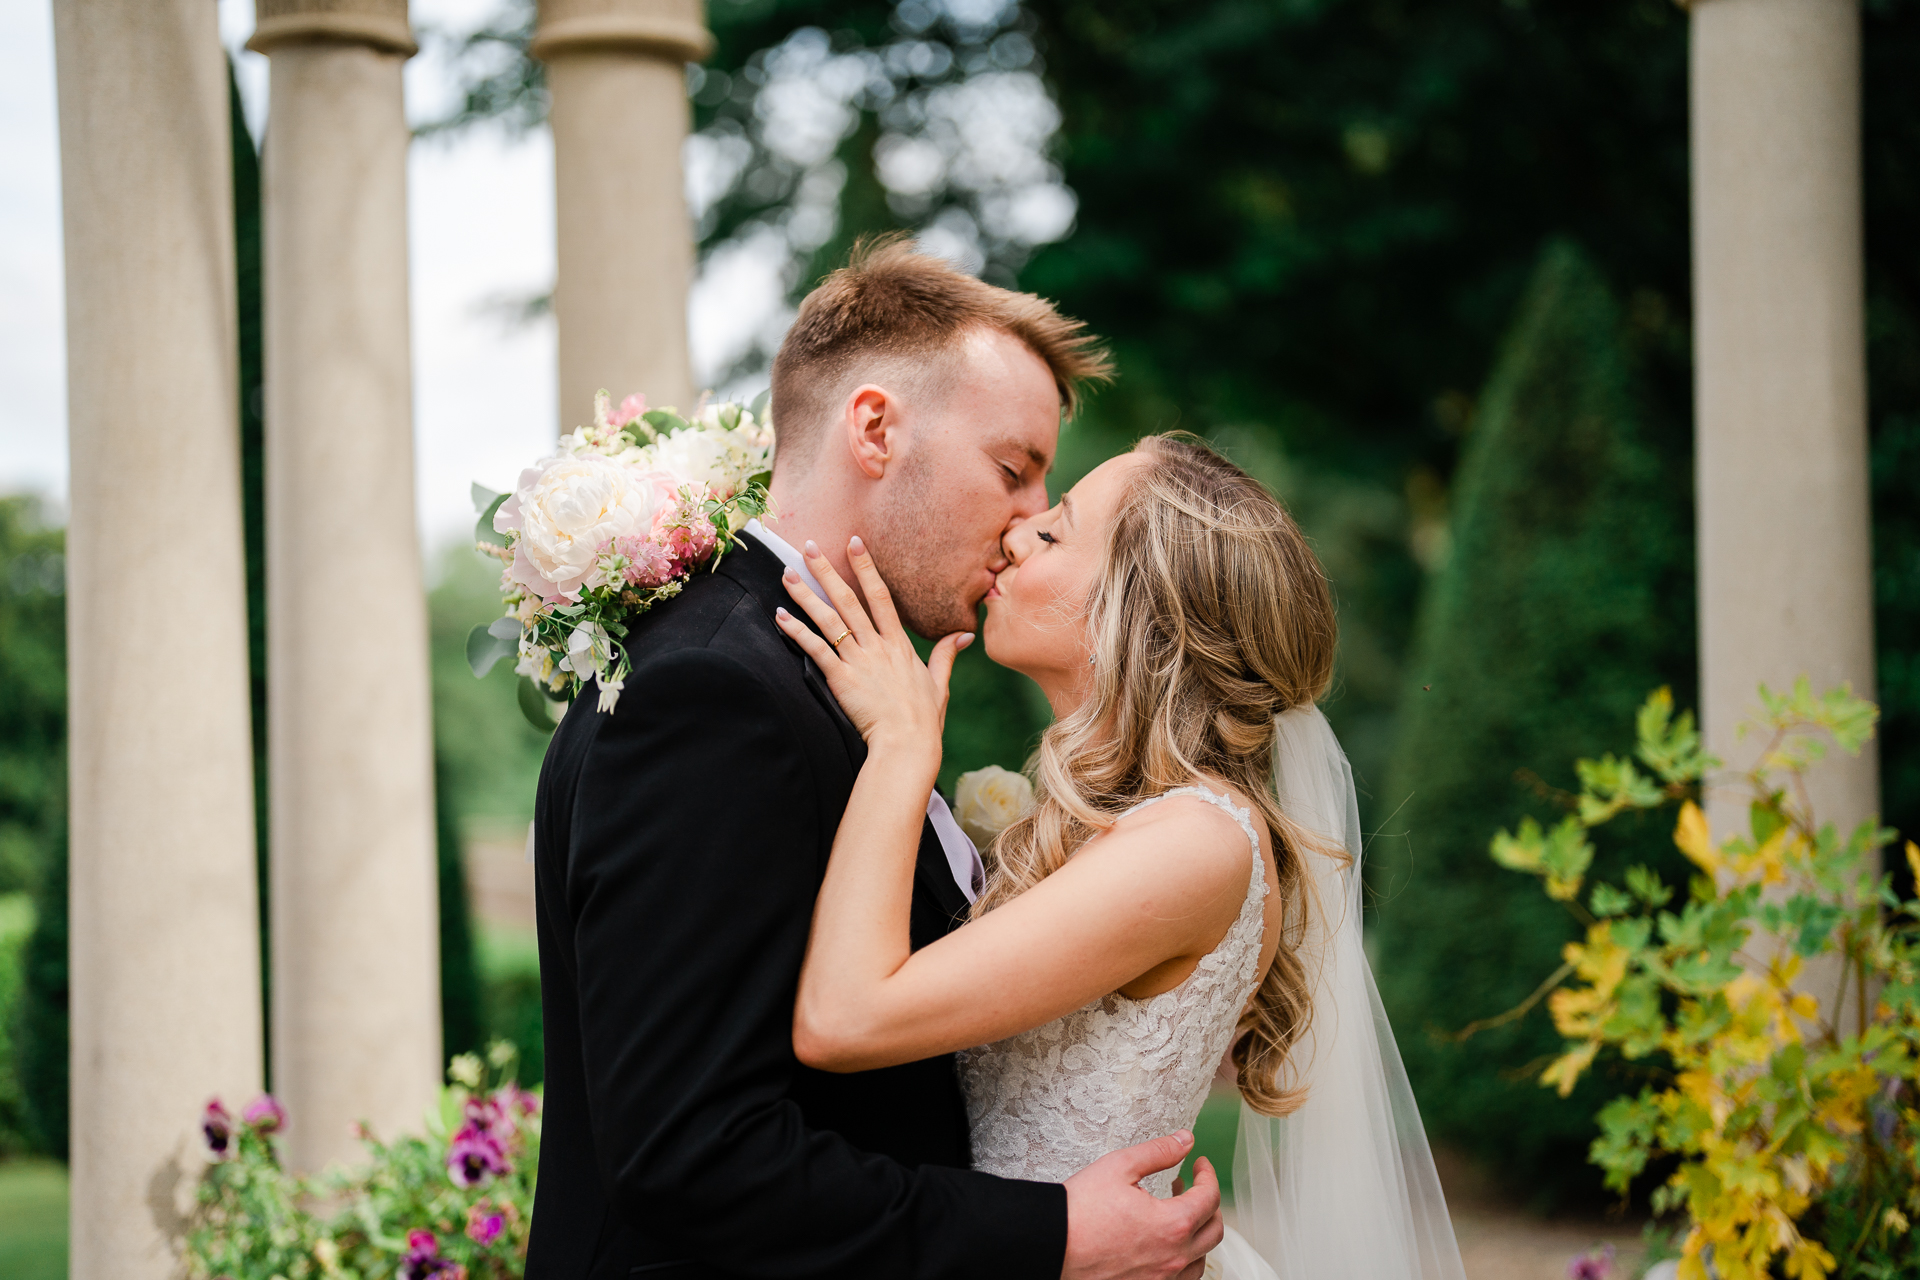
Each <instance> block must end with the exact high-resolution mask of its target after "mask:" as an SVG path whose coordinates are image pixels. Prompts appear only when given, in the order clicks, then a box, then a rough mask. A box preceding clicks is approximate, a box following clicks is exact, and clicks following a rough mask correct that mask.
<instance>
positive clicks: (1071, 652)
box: [981, 453, 1147, 716]
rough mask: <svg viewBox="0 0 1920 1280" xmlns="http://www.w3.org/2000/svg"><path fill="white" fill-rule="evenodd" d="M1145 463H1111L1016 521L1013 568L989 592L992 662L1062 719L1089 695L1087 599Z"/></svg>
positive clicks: (1010, 549) (1010, 555)
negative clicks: (1015, 675) (1027, 683)
mask: <svg viewBox="0 0 1920 1280" xmlns="http://www.w3.org/2000/svg"><path fill="white" fill-rule="evenodd" d="M1146 464H1147V459H1146V457H1145V455H1143V454H1138V453H1123V454H1121V455H1120V456H1119V457H1117V458H1109V459H1108V460H1107V461H1105V462H1103V463H1101V464H1100V465H1099V466H1098V467H1095V468H1094V469H1093V470H1092V471H1091V472H1089V473H1088V474H1087V476H1086V478H1085V479H1083V480H1081V481H1080V483H1079V484H1077V485H1075V486H1073V488H1072V489H1071V490H1069V491H1068V492H1067V493H1066V494H1065V495H1064V496H1063V497H1062V498H1061V499H1060V502H1059V505H1057V506H1055V507H1053V508H1052V509H1051V510H1048V511H1043V512H1041V513H1040V514H1039V515H1037V516H1031V517H1028V518H1025V519H1020V520H1015V521H1014V522H1013V525H1012V527H1011V528H1009V529H1008V530H1007V534H1006V538H1005V539H1004V542H1005V546H1006V552H1007V559H1008V561H1009V563H1008V565H1007V567H1006V568H1005V569H1002V570H1001V571H1000V573H999V575H998V576H996V577H995V578H994V582H993V586H992V587H991V588H990V589H989V590H988V591H987V598H986V605H987V620H986V625H985V626H984V627H982V628H981V638H982V639H983V640H984V641H985V642H986V646H987V656H988V657H990V658H992V659H993V660H994V661H995V662H997V663H999V664H1000V665H1001V666H1003V667H1010V668H1012V669H1013V670H1015V671H1018V672H1020V673H1021V674H1022V675H1025V676H1028V677H1030V678H1031V679H1032V680H1033V681H1034V682H1035V683H1036V684H1038V685H1039V686H1040V689H1041V691H1042V692H1044V693H1045V694H1046V695H1047V701H1048V702H1050V703H1052V704H1053V710H1054V714H1055V715H1057V716H1058V715H1065V714H1066V713H1067V712H1068V711H1069V710H1071V709H1072V708H1073V707H1074V706H1076V705H1078V703H1079V701H1080V699H1081V698H1082V697H1084V696H1085V691H1086V682H1087V677H1088V676H1089V675H1091V674H1092V669H1091V667H1090V666H1089V664H1088V662H1087V659H1088V656H1089V655H1090V654H1091V653H1092V652H1093V647H1092V639H1091V637H1090V636H1089V635H1088V634H1087V621H1086V602H1087V596H1088V594H1089V593H1090V592H1091V591H1092V590H1093V583H1094V575H1095V574H1097V573H1098V572H1099V570H1100V560H1101V556H1102V555H1103V554H1104V553H1105V551H1106V545H1107V529H1108V526H1109V525H1111V524H1112V522H1113V517H1114V514H1115V513H1116V512H1117V511H1118V510H1119V507H1120V500H1121V498H1122V497H1123V496H1125V493H1126V488H1127V483H1128V481H1129V480H1130V479H1131V478H1132V476H1133V473H1134V472H1135V471H1136V470H1138V469H1139V468H1140V467H1143V466H1145V465H1146Z"/></svg>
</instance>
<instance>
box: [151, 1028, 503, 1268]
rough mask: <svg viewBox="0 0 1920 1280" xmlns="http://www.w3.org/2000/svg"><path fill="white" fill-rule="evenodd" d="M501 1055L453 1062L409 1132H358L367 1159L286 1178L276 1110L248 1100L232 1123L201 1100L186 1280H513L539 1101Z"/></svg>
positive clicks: (497, 1047)
mask: <svg viewBox="0 0 1920 1280" xmlns="http://www.w3.org/2000/svg"><path fill="white" fill-rule="evenodd" d="M514 1066H515V1060H514V1051H513V1048H512V1046H510V1045H507V1044H504V1043H498V1042H497V1043H495V1044H494V1045H493V1046H492V1047H491V1048H490V1049H489V1050H488V1053H487V1057H486V1059H485V1061H484V1062H483V1061H482V1060H481V1059H480V1058H479V1057H476V1056H473V1055H462V1056H460V1057H457V1058H455V1059H454V1061H453V1064H452V1066H451V1067H450V1068H449V1069H448V1072H447V1075H448V1078H449V1081H450V1083H449V1085H448V1087H447V1088H446V1089H445V1090H443V1091H442V1093H441V1097H440V1104H439V1106H438V1108H437V1109H436V1110H435V1111H434V1112H433V1113H432V1114H431V1115H429V1116H428V1118H427V1131H426V1134H425V1135H424V1136H421V1137H412V1136H408V1137H401V1138H396V1139H394V1140H392V1141H388V1142H382V1141H380V1140H379V1139H377V1138H375V1137H374V1136H372V1135H370V1134H369V1135H366V1136H365V1142H366V1145H367V1153H368V1157H369V1159H368V1162H367V1163H366V1164H364V1165H358V1166H354V1167H351V1168H331V1169H328V1170H325V1171H323V1172H321V1173H319V1174H316V1175H314V1176H312V1177H299V1176H295V1175H293V1174H290V1173H288V1172H287V1171H286V1169H285V1168H284V1167H283V1166H282V1164H281V1161H280V1153H279V1143H278V1139H277V1137H276V1135H277V1134H278V1132H279V1131H280V1129H281V1128H282V1127H284V1125H285V1123H286V1115H285V1113H284V1112H283V1111H282V1110H281V1109H280V1107H279V1104H278V1103H276V1102H274V1101H273V1099H271V1098H261V1099H259V1100H258V1101H256V1102H255V1103H254V1104H253V1105H251V1106H249V1107H248V1108H247V1109H246V1112H245V1113H244V1115H242V1116H241V1117H240V1118H239V1119H238V1120H235V1119H234V1118H233V1117H232V1116H231V1115H230V1114H229V1113H228V1112H227V1110H226V1109H225V1108H224V1107H223V1106H221V1105H220V1103H218V1102H217V1101H216V1102H213V1103H210V1104H209V1105H208V1107H207V1111H206V1114H205V1115H204V1116H203V1117H202V1130H203V1132H204V1133H205V1135H206V1138H207V1145H208V1149H209V1151H210V1153H211V1155H212V1157H213V1159H212V1162H211V1163H210V1164H208V1166H207V1170H206V1173H205V1174H204V1175H203V1177H202V1178H201V1182H200V1187H199V1193H198V1203H197V1204H196V1206H195V1209H194V1213H193V1215H192V1217H191V1219H190V1220H189V1222H188V1224H187V1229H186V1233H185V1238H184V1241H183V1248H182V1254H183V1260H184V1263H185V1273H186V1276H187V1277H188V1280H215V1278H216V1277H218V1278H220V1280H318V1278H319V1277H327V1278H328V1280H396V1278H397V1280H517V1277H519V1276H520V1275H521V1273H522V1272H523V1271H524V1270H525V1266H526V1255H527V1238H528V1231H529V1229H530V1227H531V1225H532V1209H533V1188H534V1176H535V1171H536V1170H537V1168H538V1166H539V1157H540V1099H539V1095H538V1094H535V1093H530V1092H528V1091H526V1090H524V1089H521V1088H520V1087H519V1086H518V1085H516V1084H515V1083H514Z"/></svg>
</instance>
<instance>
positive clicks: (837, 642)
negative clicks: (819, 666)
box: [827, 627, 853, 653]
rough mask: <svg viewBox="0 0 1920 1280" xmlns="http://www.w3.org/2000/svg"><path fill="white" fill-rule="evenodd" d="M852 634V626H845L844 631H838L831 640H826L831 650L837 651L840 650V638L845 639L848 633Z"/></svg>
mask: <svg viewBox="0 0 1920 1280" xmlns="http://www.w3.org/2000/svg"><path fill="white" fill-rule="evenodd" d="M852 634H853V628H852V627H848V628H847V629H846V630H845V631H842V632H841V633H840V634H839V635H837V636H835V637H834V638H833V639H831V640H829V641H827V643H828V644H830V645H832V646H833V651H834V652H835V653H838V652H840V642H841V641H842V640H845V639H846V638H847V637H848V636H850V635H852Z"/></svg>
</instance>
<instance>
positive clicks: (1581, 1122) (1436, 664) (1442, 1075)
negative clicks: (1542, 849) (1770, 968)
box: [1369, 241, 1694, 1208]
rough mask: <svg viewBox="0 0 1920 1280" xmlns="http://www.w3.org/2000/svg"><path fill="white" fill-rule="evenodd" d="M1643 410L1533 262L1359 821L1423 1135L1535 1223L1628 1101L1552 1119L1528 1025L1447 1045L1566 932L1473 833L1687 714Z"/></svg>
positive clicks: (1622, 843)
mask: <svg viewBox="0 0 1920 1280" xmlns="http://www.w3.org/2000/svg"><path fill="white" fill-rule="evenodd" d="M1645 406H1646V401H1645V398H1644V397H1643V396H1642V395H1641V394H1640V392H1639V389H1638V388H1637V386H1636V373H1635V360H1634V357H1633V353H1632V350H1631V341H1630V338H1629V333H1628V330H1627V327H1626V324H1625V322H1624V320H1623V318H1622V315H1621V312H1620V309H1619V307H1618V306H1617V305H1616V304H1615V301H1614V299H1613V297H1612V295H1611V293H1610V291H1609V290H1608V287H1607V285H1606V283H1605V282H1604V281H1603V280H1602V279H1601V277H1600V275H1599V274H1598V272H1597V271H1596V269H1595V268H1594V266H1593V265H1592V264H1591V262H1590V261H1589V260H1588V259H1587V258H1586V256H1585V255H1584V254H1583V253H1582V252H1581V251H1580V250H1579V249H1577V248H1576V247H1574V246H1573V245H1572V244H1570V243H1567V242H1564V241H1563V242H1555V243H1552V244H1550V245H1548V247H1547V248H1546V249H1545V251H1544V252H1543V254H1542V256H1541V258H1540V261H1539V264H1538V266H1537V268H1536V270H1535V272H1534V275H1533V278H1532V281H1531V284H1530V286H1529V288H1528V290H1527V292H1526V295H1525V297H1524V300H1523V302H1522V304H1521V306H1520V308H1519V313H1518V315H1517V317H1516V319H1515V321H1514V325H1513V328H1512V330H1511V332H1510V334H1509V337H1508V339H1507V341H1506V344H1505V348H1504V350H1503V352H1502V355H1501V357H1500V360H1499V361H1498V363H1497V364H1496V366H1495V369H1494V372H1493V375H1492V377H1491V379H1490V380H1489V382H1488V385H1487V387H1486V390H1485V392H1484V393H1483V395H1482V397H1481V400H1480V402H1479V408H1478V413H1477V421H1476V422H1475V424H1474V426H1473V428H1472V433H1471V435H1470V437H1469V439H1468V441H1467V444H1466V447H1465V450H1464V453H1463V456H1462V459H1461V465H1460V470H1459V472H1458V475H1457V477H1456V480H1455V487H1454V504H1455V505H1454V508H1453V515H1452V519H1451V525H1450V529H1451V535H1452V540H1453V545H1452V550H1451V553H1450V558H1449V560H1448V562H1447V564H1446V566H1445V568H1443V569H1442V570H1441V572H1440V573H1439V574H1438V575H1437V577H1436V578H1435V579H1434V580H1433V581H1432V582H1431V583H1430V584H1429V587H1428V590H1427V593H1426V599H1425V601H1424V603H1423V606H1422V610H1421V615H1420V618H1419V623H1418V629H1417V634H1416V639H1415V651H1414V657H1413V662H1412V670H1413V673H1414V674H1413V678H1412V681H1411V687H1410V688H1409V690H1408V692H1407V695H1406V699H1405V701H1404V703H1403V706H1404V708H1405V709H1404V712H1403V716H1402V721H1401V731H1400V735H1399V739H1398V743H1397V746H1396V750H1395V755H1394V763H1393V767H1392V770H1391V772H1390V775H1389V782H1388V786H1387V789H1386V796H1385V799H1386V801H1387V803H1386V804H1385V805H1384V806H1383V809H1382V811H1383V812H1389V813H1391V812H1393V810H1394V806H1395V805H1396V804H1401V807H1400V809H1399V810H1398V813H1397V815H1396V816H1394V817H1392V818H1389V819H1387V825H1388V827H1389V829H1390V831H1391V833H1393V834H1392V838H1380V837H1376V843H1375V845H1374V846H1373V848H1374V852H1373V854H1371V855H1370V859H1369V860H1370V875H1369V879H1370V882H1371V887H1372V889H1373V892H1374V895H1375V900H1376V901H1377V902H1378V903H1379V907H1378V919H1377V923H1376V924H1375V926H1374V927H1373V929H1372V931H1371V940H1372V942H1373V944H1374V945H1375V947H1377V953H1376V954H1377V965H1378V970H1379V982H1380V988H1381V995H1382V998H1383V999H1384V1001H1385V1003H1386V1006H1387V1009H1388V1012H1389V1013H1390V1014H1391V1015H1392V1017H1393V1020H1394V1023H1395V1025H1396V1027H1397V1028H1398V1029H1399V1036H1400V1046H1401V1050H1402V1052H1403V1054H1404V1056H1405V1058H1406V1062H1407V1069H1408V1072H1409V1074H1410V1075H1411V1077H1412V1079H1413V1083H1414V1086H1415V1089H1416V1090H1417V1092H1418V1093H1419V1097H1420V1105H1421V1110H1422V1112H1423V1114H1424V1115H1425V1117H1426V1121H1427V1125H1428V1128H1429V1131H1430V1132H1431V1133H1432V1135H1433V1137H1434V1138H1435V1139H1436V1140H1437V1141H1439V1142H1442V1143H1446V1144H1449V1145H1452V1146H1454V1147H1456V1148H1458V1149H1461V1150H1463V1151H1465V1152H1466V1153H1468V1154H1469V1155H1472V1156H1476V1157H1479V1158H1481V1159H1483V1160H1484V1161H1485V1162H1486V1163H1488V1164H1490V1165H1493V1166H1496V1167H1497V1168H1498V1170H1499V1172H1500V1173H1501V1175H1502V1176H1504V1177H1506V1178H1508V1179H1509V1180H1510V1181H1512V1182H1513V1183H1514V1184H1515V1186H1516V1188H1519V1189H1523V1190H1524V1193H1525V1194H1527V1195H1528V1196H1529V1197H1531V1198H1532V1199H1533V1200H1534V1202H1535V1203H1536V1205H1538V1206H1539V1207H1542V1208H1545V1207H1549V1206H1551V1205H1553V1204H1555V1203H1558V1202H1561V1201H1564V1200H1566V1199H1568V1198H1584V1197H1585V1196H1587V1195H1597V1194H1598V1192H1599V1189H1600V1179H1599V1175H1598V1173H1597V1171H1595V1170H1593V1169H1592V1168H1591V1167H1590V1166H1588V1165H1587V1163H1586V1147H1587V1144H1588V1142H1589V1141H1590V1140H1591V1139H1592V1137H1593V1136H1594V1132H1595V1130H1594V1125H1593V1121H1592V1116H1593V1115H1594V1113H1595V1112H1596V1111H1597V1110H1598V1109H1599V1106H1600V1104H1601V1102H1602V1101H1603V1100H1604V1098H1605V1097H1606V1096H1608V1095H1609V1093H1610V1092H1614V1091H1619V1090H1621V1089H1623V1088H1624V1087H1626V1083H1627V1082H1626V1081H1625V1080H1622V1079H1614V1080H1608V1079H1604V1078H1603V1079H1598V1080H1589V1082H1587V1083H1586V1084H1584V1085H1583V1086H1582V1090H1581V1093H1580V1095H1579V1096H1576V1098H1575V1099H1574V1100H1573V1101H1571V1102H1569V1101H1564V1100H1562V1099H1560V1098H1558V1097H1556V1096H1554V1094H1553V1093H1551V1092H1550V1091H1548V1090H1545V1089H1542V1088H1540V1087H1539V1086H1538V1085H1537V1084H1536V1083H1535V1077H1536V1076H1537V1075H1538V1072H1539V1069H1540V1067H1541V1066H1543V1065H1544V1059H1545V1057H1546V1055H1548V1054H1550V1053H1552V1052H1553V1051H1554V1050H1555V1049H1556V1048H1557V1046H1558V1044H1559V1039H1558V1037H1557V1036H1556V1035H1555V1033H1554V1031H1553V1028H1552V1027H1551V1025H1550V1024H1549V1023H1548V1020H1547V1018H1546V1016H1545V1012H1544V1010H1537V1011H1536V1012H1535V1013H1533V1014H1532V1015H1531V1016H1529V1017H1527V1018H1523V1019H1521V1020H1519V1021H1517V1022H1514V1023H1510V1024H1508V1025H1506V1026H1503V1027H1500V1028H1497V1029H1494V1030H1490V1031H1485V1032H1482V1033H1480V1034H1479V1035H1477V1036H1474V1037H1473V1038H1471V1039H1468V1040H1466V1041H1464V1042H1460V1041H1457V1040H1455V1039H1453V1038H1452V1037H1451V1036H1450V1035H1449V1033H1452V1032H1457V1031H1458V1030H1460V1029H1461V1028H1463V1027H1465V1026H1466V1025H1467V1024H1468V1023H1470V1022H1472V1021H1474V1020H1475V1019H1479V1018H1485V1017H1488V1016H1490V1015H1494V1014H1498V1013H1500V1012H1502V1011H1504V1010H1506V1009H1508V1008H1510V1007H1512V1006H1514V1005H1516V1004H1518V1003H1519V1002H1520V1001H1522V1000H1524V999H1525V998H1526V997H1527V995H1528V994H1529V992H1530V991H1532V989H1533V988H1534V986H1535V984H1537V983H1538V982H1539V981H1540V979H1541V978H1542V977H1543V976H1544V975H1545V974H1546V973H1547V972H1548V971H1550V970H1551V969H1552V968H1553V965H1554V961H1555V957H1556V955H1557V953H1558V951H1559V948H1560V946H1561V945H1562V943H1564V942H1565V941H1566V940H1568V939H1569V938H1571V937H1573V936H1574V933H1575V927H1574V923H1573V921H1572V920H1570V919H1569V918H1568V916H1567V915H1566V914H1565V912H1564V911H1563V910H1562V909H1561V908H1560V907H1559V906H1557V905H1556V904H1554V903H1552V902H1550V901H1548V900H1546V899H1545V898H1544V897H1542V895H1541V894H1540V893H1539V891H1538V889H1537V887H1536V886H1535V885H1534V884H1533V883H1532V882H1531V881H1529V880H1527V879H1525V878H1523V877H1520V876H1516V875H1513V874H1512V873H1511V872H1508V871H1504V870H1502V869H1500V868H1499V867H1497V866H1495V865H1494V863H1493V861H1492V860H1491V859H1490V858H1489V856H1488V853H1487V846H1488V842H1489V840H1490V839H1491V837H1492V835H1493V833H1494V832H1495V830H1496V829H1498V828H1500V827H1502V826H1510V825H1512V824H1513V823H1515V822H1516V821H1517V820H1518V819H1519V818H1520V817H1521V816H1522V815H1523V814H1527V813H1533V814H1535V815H1536V816H1539V817H1540V818H1542V819H1543V820H1552V819H1555V818H1557V817H1558V815H1559V812H1561V806H1562V805H1563V804H1564V802H1565V801H1564V796H1563V795H1561V794H1558V793H1556V789H1561V791H1565V790H1573V789H1575V788H1576V784H1575V782H1574V779H1573V776H1572V772H1571V764H1572V761H1573V759H1574V758H1575V757H1576V756H1597V755H1599V754H1601V753H1602V752H1604V751H1608V750H1618V749H1619V748H1620V746H1621V744H1622V743H1623V742H1628V741H1631V737H1632V732H1633V716H1634V711H1635V708H1637V707H1638V706H1639V705H1640V702H1641V701H1642V700H1643V699H1644V698H1645V697H1646V695H1647V693H1648V692H1649V691H1650V690H1651V689H1653V688H1655V687H1657V686H1659V685H1662V684H1670V685H1674V686H1676V693H1677V694H1678V695H1679V696H1680V700H1681V703H1682V705H1687V704H1688V703H1689V702H1690V697H1689V695H1690V692H1691V688H1692V684H1693V681H1692V679H1691V676H1692V669H1693V654H1694V623H1693V612H1694V605H1693V588H1692V543H1691V538H1690V532H1689V531H1690V526H1691V521H1690V518H1689V508H1690V497H1689V495H1690V485H1689V477H1688V472H1687V469H1686V467H1685V465H1684V458H1685V456H1686V455H1685V452H1684V447H1685V443H1684V442H1685V437H1684V435H1680V434H1679V433H1670V434H1669V435H1668V436H1667V437H1664V438H1663V436H1662V434H1661V433H1660V432H1659V431H1658V430H1656V428H1655V426H1654V425H1653V423H1652V422H1650V420H1649V413H1648V410H1647V409H1646V407H1645ZM1663 455H1664V456H1663ZM1674 455H1678V460H1676V457H1675V456H1674ZM1528 771H1534V772H1528ZM1665 836H1666V833H1665V832H1664V831H1661V830H1654V829H1645V830H1640V831H1637V832H1627V833H1625V838H1624V839H1616V840H1615V841H1614V842H1613V844H1612V845H1611V846H1609V847H1607V848H1603V850H1602V860H1601V862H1600V863H1599V864H1597V870H1596V875H1603V874H1608V873H1610V872H1612V871H1614V870H1615V869H1616V868H1617V866H1623V865H1625V864H1626V863H1627V862H1632V861H1639V862H1645V863H1647V864H1649V865H1656V866H1660V867H1662V868H1663V869H1668V868H1676V866H1677V864H1676V863H1675V857H1676V855H1674V854H1673V851H1672V848H1671V844H1670V842H1669V841H1667V840H1666V838H1665ZM1680 878H1681V879H1683V880H1684V875H1682V876H1681V877H1680Z"/></svg>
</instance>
